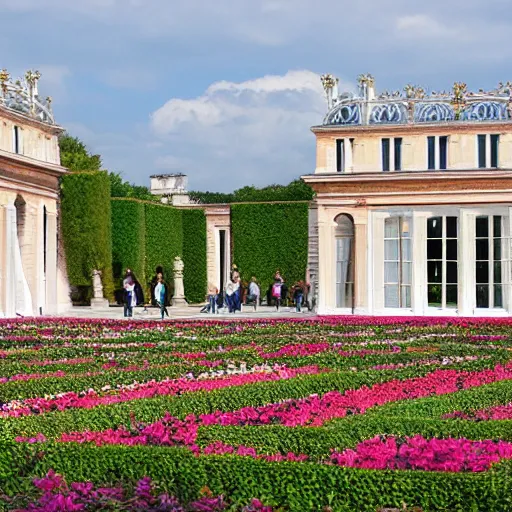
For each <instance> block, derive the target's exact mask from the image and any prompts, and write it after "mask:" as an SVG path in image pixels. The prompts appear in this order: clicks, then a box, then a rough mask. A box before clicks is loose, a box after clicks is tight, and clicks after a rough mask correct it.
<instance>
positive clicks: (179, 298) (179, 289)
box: [172, 256, 188, 306]
mask: <svg viewBox="0 0 512 512" xmlns="http://www.w3.org/2000/svg"><path fill="white" fill-rule="evenodd" d="M172 305H173V306H188V304H187V301H186V300H185V290H184V288H183V261H182V260H181V258H180V257H179V256H177V257H176V258H174V296H173V298H172Z"/></svg>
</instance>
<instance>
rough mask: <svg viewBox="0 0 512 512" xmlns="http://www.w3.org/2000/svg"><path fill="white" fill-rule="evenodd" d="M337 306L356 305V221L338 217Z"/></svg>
mask: <svg viewBox="0 0 512 512" xmlns="http://www.w3.org/2000/svg"><path fill="white" fill-rule="evenodd" d="M336 224H337V225H336V234H335V236H336V307H338V308H351V309H352V308H353V307H354V221H353V219H352V217H350V216H349V215H345V214H342V215H339V216H338V217H336Z"/></svg>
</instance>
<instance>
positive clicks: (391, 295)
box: [384, 284, 400, 308]
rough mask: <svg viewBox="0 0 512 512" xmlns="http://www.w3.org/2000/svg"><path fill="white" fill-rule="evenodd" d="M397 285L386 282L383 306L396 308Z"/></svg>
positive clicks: (397, 304)
mask: <svg viewBox="0 0 512 512" xmlns="http://www.w3.org/2000/svg"><path fill="white" fill-rule="evenodd" d="M399 305H400V304H399V302H398V285H397V284H387V285H385V286H384V306H385V307H387V308H398V307H399Z"/></svg>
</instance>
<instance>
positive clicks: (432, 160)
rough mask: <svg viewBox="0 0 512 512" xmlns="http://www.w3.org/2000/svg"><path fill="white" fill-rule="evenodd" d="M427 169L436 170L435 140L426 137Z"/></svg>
mask: <svg viewBox="0 0 512 512" xmlns="http://www.w3.org/2000/svg"><path fill="white" fill-rule="evenodd" d="M427 151H428V168H429V169H435V168H436V138H435V137H427Z"/></svg>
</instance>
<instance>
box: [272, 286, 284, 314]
mask: <svg viewBox="0 0 512 512" xmlns="http://www.w3.org/2000/svg"><path fill="white" fill-rule="evenodd" d="M282 287H283V281H282V280H279V279H274V284H273V285H272V297H273V298H274V300H275V301H276V310H277V311H279V306H280V305H281V293H282Z"/></svg>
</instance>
